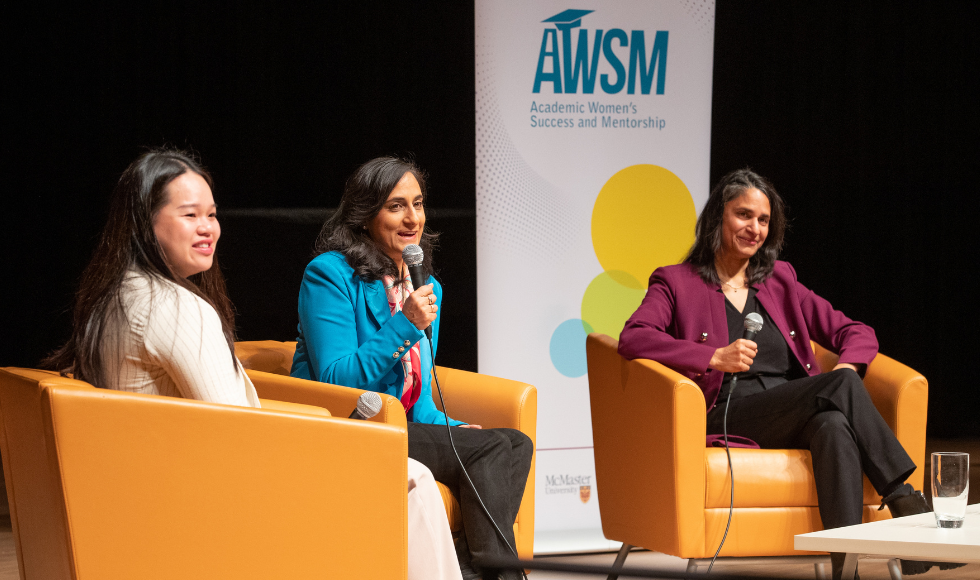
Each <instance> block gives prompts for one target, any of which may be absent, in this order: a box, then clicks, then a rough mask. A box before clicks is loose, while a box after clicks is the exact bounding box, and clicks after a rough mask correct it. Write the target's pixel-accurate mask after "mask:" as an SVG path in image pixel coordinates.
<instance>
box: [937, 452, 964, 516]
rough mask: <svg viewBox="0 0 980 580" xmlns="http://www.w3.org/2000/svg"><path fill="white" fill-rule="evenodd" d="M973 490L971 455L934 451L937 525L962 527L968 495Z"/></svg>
mask: <svg viewBox="0 0 980 580" xmlns="http://www.w3.org/2000/svg"><path fill="white" fill-rule="evenodd" d="M969 493H970V454H969V453H933V454H932V511H933V512H934V513H935V514H936V526H938V527H940V528H960V527H963V518H964V517H966V496H967V495H968V494H969Z"/></svg>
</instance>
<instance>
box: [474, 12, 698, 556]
mask: <svg viewBox="0 0 980 580" xmlns="http://www.w3.org/2000/svg"><path fill="white" fill-rule="evenodd" d="M714 12H715V8H714V1H713V0H708V1H699V0H659V1H650V0H635V1H629V0H605V1H602V0H597V1H594V2H593V3H592V4H591V5H590V6H589V7H588V8H585V9H577V8H575V9H570V8H569V6H568V4H566V3H565V2H557V1H536V2H527V1H516V0H476V145H477V147H476V151H477V153H476V155H477V159H476V164H477V182H476V196H477V204H476V207H477V210H476V211H477V277H478V278H477V279H478V296H477V304H478V317H479V318H478V320H479V360H480V372H481V373H486V374H489V375H495V376H501V377H507V378H512V379H516V380H521V381H525V382H528V383H531V384H534V385H535V386H537V388H538V438H537V444H538V450H537V453H538V455H537V476H536V489H535V492H536V498H535V504H536V512H535V514H536V515H535V552H536V553H556V552H566V551H589V550H600V549H609V548H615V545H614V544H612V543H610V542H609V541H607V540H604V538H603V537H602V532H601V524H600V519H599V509H598V503H597V499H596V498H597V496H598V494H599V493H601V489H599V488H598V486H597V482H596V479H595V468H594V461H593V455H592V424H591V419H590V416H589V392H588V388H589V385H588V380H587V377H586V360H585V336H586V335H587V334H588V333H589V332H592V331H597V332H602V333H605V334H608V335H610V336H613V337H616V338H618V337H619V333H620V331H621V330H622V328H623V323H624V322H625V321H626V319H627V318H628V317H629V316H630V314H632V313H633V311H634V310H635V309H636V307H637V306H638V305H639V303H640V301H641V299H642V298H643V295H644V292H645V290H646V285H647V279H648V277H649V275H650V273H651V272H652V271H653V270H654V269H655V268H656V267H658V266H661V265H666V264H674V263H677V262H678V261H680V260H681V259H682V258H683V257H684V255H685V253H686V252H687V250H688V248H689V247H690V245H691V243H692V242H693V239H694V234H693V232H694V222H695V220H696V216H697V212H698V211H700V209H701V207H702V206H703V205H704V203H705V201H706V200H707V196H708V191H709V183H708V179H709V175H708V172H709V154H710V138H711V134H710V132H711V70H712V50H713V44H714ZM655 491H656V490H651V492H655Z"/></svg>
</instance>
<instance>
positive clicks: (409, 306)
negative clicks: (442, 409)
mask: <svg viewBox="0 0 980 580" xmlns="http://www.w3.org/2000/svg"><path fill="white" fill-rule="evenodd" d="M438 312H439V307H438V306H436V295H435V294H433V293H432V284H426V285H425V286H421V287H420V288H419V289H418V290H416V291H415V292H412V293H411V294H409V295H408V298H406V299H405V303H404V304H402V313H403V314H404V315H405V318H408V321H409V322H411V323H412V324H414V325H415V328H418V329H419V330H425V329H426V328H428V327H429V325H430V324H432V321H434V320H435V319H436V314H437V313H438ZM460 427H465V428H467V429H481V428H482V427H480V426H479V425H460Z"/></svg>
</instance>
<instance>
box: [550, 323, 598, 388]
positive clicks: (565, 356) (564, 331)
mask: <svg viewBox="0 0 980 580" xmlns="http://www.w3.org/2000/svg"><path fill="white" fill-rule="evenodd" d="M590 332H592V327H591V326H590V325H589V323H588V322H586V321H584V320H579V319H578V318H573V319H571V320H566V321H565V322H562V323H561V324H559V325H558V328H556V329H555V332H554V333H553V334H552V335H551V346H550V352H551V364H553V365H555V368H556V369H558V372H560V373H561V374H563V375H565V376H566V377H572V378H575V377H580V376H582V375H584V374H585V373H586V372H587V371H588V370H589V369H588V364H587V362H586V359H585V337H586V336H587V335H588V334H589V333H590Z"/></svg>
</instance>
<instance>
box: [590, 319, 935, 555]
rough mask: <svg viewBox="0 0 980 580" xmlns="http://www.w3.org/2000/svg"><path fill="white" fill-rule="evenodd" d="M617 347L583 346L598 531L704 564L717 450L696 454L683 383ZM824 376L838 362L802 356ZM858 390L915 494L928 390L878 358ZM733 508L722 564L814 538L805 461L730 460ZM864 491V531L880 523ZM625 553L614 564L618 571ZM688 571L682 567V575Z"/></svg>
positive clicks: (724, 477)
mask: <svg viewBox="0 0 980 580" xmlns="http://www.w3.org/2000/svg"><path fill="white" fill-rule="evenodd" d="M618 344H619V343H618V342H617V341H616V340H614V339H612V338H610V337H608V336H605V335H603V334H598V333H593V334H590V335H589V337H588V339H587V342H586V351H587V356H588V368H589V392H590V398H591V403H592V430H593V440H594V445H595V465H596V479H597V484H598V485H599V486H601V487H600V489H601V490H602V493H600V494H599V510H600V514H601V518H602V530H603V533H604V534H605V536H606V537H607V538H609V539H610V540H617V541H621V542H623V543H624V550H628V547H629V545H632V546H642V547H644V548H648V549H650V550H656V551H659V552H663V553H666V554H670V555H673V556H678V557H681V558H690V559H692V563H691V564H692V567H695V568H696V566H697V563H696V562H695V561H694V560H696V559H700V558H710V557H711V556H712V555H713V554H714V552H715V550H716V549H717V548H718V544H719V543H720V542H721V538H722V535H723V534H724V531H725V524H726V522H727V520H728V507H729V506H728V504H729V489H730V485H731V483H730V479H729V476H728V462H727V459H726V456H725V450H724V449H722V448H708V449H706V448H705V429H706V422H705V412H706V410H705V401H704V395H703V394H702V393H701V390H700V389H699V388H698V387H697V385H695V384H694V383H693V382H691V381H690V380H688V379H687V378H686V377H684V376H682V375H680V374H679V373H676V372H674V371H672V370H670V369H669V368H667V367H665V366H663V365H661V364H659V363H656V362H653V361H650V360H633V361H627V360H625V359H623V358H622V357H621V356H619V354H618V353H617V351H616V349H617V347H618ZM813 346H814V350H815V352H816V355H817V360H818V362H819V363H820V367H821V369H823V370H825V371H826V370H829V369H832V368H833V366H834V365H835V364H836V362H837V356H836V355H835V354H833V353H831V352H829V351H826V350H824V349H823V348H821V347H819V346H817V345H813ZM864 383H865V386H866V388H867V389H868V391H869V393H870V394H871V399H872V400H873V401H874V404H875V407H877V409H878V410H879V412H880V413H881V415H882V416H883V417H884V419H885V421H886V422H887V423H888V425H889V427H891V428H892V430H893V431H894V432H895V434H896V435H897V437H898V440H899V441H900V442H901V444H902V446H903V447H905V450H906V451H907V452H908V453H909V456H911V457H912V459H913V460H915V463H916V466H917V467H918V469H916V471H915V472H914V473H913V474H912V476H911V477H910V478H909V480H908V481H909V483H911V484H912V485H913V486H915V487H916V488H917V489H921V487H922V478H923V462H924V459H925V435H926V407H927V400H928V384H927V382H926V379H925V378H923V377H922V375H920V374H919V373H917V372H915V371H914V370H912V369H911V368H909V367H907V366H905V365H903V364H901V363H899V362H896V361H895V360H893V359H890V358H888V357H887V356H884V355H882V354H879V355H878V356H877V357H876V358H875V360H874V361H873V362H872V363H871V365H869V367H868V371H867V375H866V377H865V379H864ZM731 456H732V465H733V470H734V472H735V509H734V515H733V517H732V525H731V531H730V532H729V534H728V539H727V540H726V541H725V546H724V548H723V549H722V551H721V554H720V555H721V556H740V557H745V556H783V555H800V554H805V553H804V552H797V551H794V550H793V536H795V535H796V534H803V533H808V532H812V531H817V530H820V529H823V526H822V524H821V522H820V514H819V512H818V510H817V493H816V486H815V484H814V479H813V468H812V463H811V459H810V452H809V451H805V450H794V449H786V450H783V449H778V450H777V449H732V450H731ZM880 502H881V498H880V497H879V496H878V495H877V493H875V491H874V489H873V488H872V487H871V484H870V483H869V482H868V480H867V478H865V480H864V503H865V504H866V505H865V508H864V521H866V522H867V521H874V520H875V519H883V518H887V517H890V515H889V512H888V511H887V508H886V509H885V510H883V511H880V512H879V511H878V506H879V504H880ZM625 555H626V552H625V551H623V552H621V553H620V559H619V560H618V562H619V563H621V562H622V558H625ZM689 569H690V568H689Z"/></svg>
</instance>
